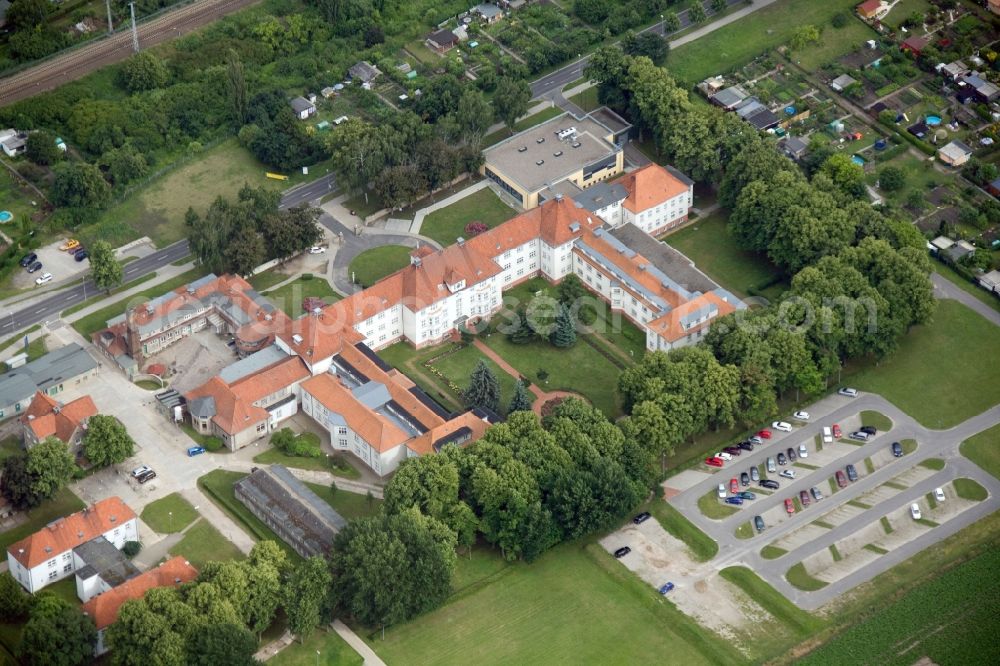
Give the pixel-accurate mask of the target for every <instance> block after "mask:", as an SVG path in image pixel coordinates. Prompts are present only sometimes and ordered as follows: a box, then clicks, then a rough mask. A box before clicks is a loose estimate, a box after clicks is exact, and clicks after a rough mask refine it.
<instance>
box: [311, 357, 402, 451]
mask: <svg viewBox="0 0 1000 666" xmlns="http://www.w3.org/2000/svg"><path fill="white" fill-rule="evenodd" d="M302 390H303V391H306V392H307V393H309V394H310V395H311V396H312V397H313V398H314V399H316V400H318V401H319V402H320V404H322V405H323V406H324V407H326V408H327V409H329V410H330V411H332V412H336V413H337V414H340V415H341V416H343V417H344V420H345V421H346V422H347V426H348V427H349V428H350V429H351V430H353V431H354V432H356V433H358V434H359V435H360V436H361V438H362V439H363V440H365V441H366V442H367V443H368V444H369V445H370V446H371V447H372V448H373V449H375V450H376V451H378V452H379V453H383V452H385V451H388V450H390V449H393V448H395V447H397V446H399V445H400V444H404V443H405V442H406V440H407V439H409V435H408V434H407V433H405V432H403V431H402V430H400V429H399V427H397V426H396V425H394V424H393V423H392V422H391V421H389V420H388V419H387V418H385V417H383V416H381V415H379V414H376V413H375V412H373V411H372V410H370V409H368V408H367V407H366V406H365V405H363V404H361V402H359V401H358V399H357V398H355V397H354V394H353V393H351V391H350V389H348V388H347V387H346V386H344V385H343V384H342V383H341V382H340V380H339V379H337V378H336V377H334V376H333V375H331V374H329V373H323V374H322V375H316V376H315V377H313V378H312V379H308V380H306V381H305V382H303V383H302Z"/></svg>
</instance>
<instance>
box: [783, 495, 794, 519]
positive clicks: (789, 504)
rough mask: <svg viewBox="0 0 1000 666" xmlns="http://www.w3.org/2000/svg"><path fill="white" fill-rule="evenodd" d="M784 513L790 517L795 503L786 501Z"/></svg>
mask: <svg viewBox="0 0 1000 666" xmlns="http://www.w3.org/2000/svg"><path fill="white" fill-rule="evenodd" d="M785 511H787V512H788V515H789V516H790V515H792V514H793V513H795V502H793V501H792V500H790V499H786V500H785Z"/></svg>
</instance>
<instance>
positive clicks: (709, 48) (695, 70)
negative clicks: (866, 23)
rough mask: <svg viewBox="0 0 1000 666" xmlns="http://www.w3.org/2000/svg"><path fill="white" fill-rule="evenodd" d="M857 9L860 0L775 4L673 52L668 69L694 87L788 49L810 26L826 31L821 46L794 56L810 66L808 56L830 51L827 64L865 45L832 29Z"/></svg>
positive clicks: (783, 0)
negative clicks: (836, 18)
mask: <svg viewBox="0 0 1000 666" xmlns="http://www.w3.org/2000/svg"><path fill="white" fill-rule="evenodd" d="M856 4H857V2H856V1H855V0H781V2H775V3H774V4H772V5H769V6H768V7H764V8H762V9H759V10H757V11H755V12H753V13H751V14H749V15H747V16H745V17H744V18H741V19H740V20H738V21H734V22H733V23H730V24H729V25H727V26H724V27H722V28H719V29H718V30H716V31H714V32H711V33H709V34H707V35H705V36H703V37H700V38H698V39H696V40H694V41H691V42H688V43H687V44H684V45H682V46H679V47H677V48H676V49H673V50H671V52H670V55H669V57H668V58H667V65H666V66H667V69H668V70H669V71H670V72H671V73H672V74H673V75H674V76H675V77H677V78H679V79H681V80H682V81H684V82H685V83H690V84H692V85H693V84H695V83H698V82H699V81H702V80H704V79H706V78H708V77H709V76H715V75H716V74H722V73H725V72H728V71H731V70H733V69H735V68H738V67H742V66H743V65H745V64H746V63H748V62H750V61H751V60H752V59H754V58H755V57H757V56H758V55H760V54H761V53H763V52H764V51H766V50H768V49H773V48H776V47H778V46H780V45H782V44H785V43H787V42H788V40H789V38H790V37H791V36H792V34H793V33H794V32H795V30H796V28H798V27H799V26H802V25H805V24H811V25H815V26H816V27H817V28H822V29H823V33H822V41H821V43H820V44H818V45H809V46H807V47H806V48H805V49H804V50H803V51H802V52H801V53H797V54H795V55H796V59H797V60H803V59H806V60H808V58H809V51H811V50H812V51H817V50H820V49H822V50H823V51H825V53H823V58H825V59H826V60H829V59H831V58H832V57H834V56H835V55H840V54H842V53H846V52H848V51H850V50H852V49H854V48H857V47H858V46H862V45H863V41H864V40H860V41H853V40H854V39H858V38H857V37H854V36H853V35H852V34H850V33H846V34H844V35H841V34H840V33H841V32H844V31H847V28H846V27H845V28H842V29H841V30H840V31H838V30H836V29H835V28H834V27H833V26H831V25H830V19H831V18H833V16H834V15H835V14H837V13H839V12H844V13H846V14H848V15H849V16H850V14H851V13H852V12H853V11H854V6H855V5H856ZM851 20H852V21H853V20H855V19H853V18H852V19H851ZM864 39H871V37H865V38H864ZM827 42H831V45H827Z"/></svg>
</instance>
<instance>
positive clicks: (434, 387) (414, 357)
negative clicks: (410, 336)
mask: <svg viewBox="0 0 1000 666" xmlns="http://www.w3.org/2000/svg"><path fill="white" fill-rule="evenodd" d="M445 349H446V347H441V346H439V347H432V348H431V349H423V350H419V351H418V350H415V349H413V347H411V346H410V345H409V344H407V343H406V342H397V343H396V344H394V345H391V346H389V347H386V348H385V349H381V350H379V352H378V354H379V356H381V357H382V359H383V360H384V361H385V362H386V363H388V364H389V365H391V366H392V367H394V368H398V369H399V370H400V371H401V372H403V374H405V375H406V376H407V377H409V378H410V379H412V380H413V381H414V382H415V383H416V384H417V386H419V387H420V388H422V389H423V390H424V391H425V392H426V393H427V395H429V396H430V397H431V398H433V399H434V400H436V401H437V402H438V403H439V404H440V405H441V406H442V407H444V408H445V409H448V410H450V411H461V410H462V409H464V407H465V405H463V404H462V401H461V397H460V396H459V395H458V393H456V392H455V391H452V390H451V389H450V388H449V387H448V384H447V382H446V381H445V380H443V379H441V378H440V377H438V376H437V375H435V374H434V373H432V372H431V371H430V370H429V369H428V368H425V367H424V366H423V365H421V364H422V363H423V361H424V360H426V359H429V358H432V357H434V356H437V355H438V354H441V353H442V352H443V351H444V350H445Z"/></svg>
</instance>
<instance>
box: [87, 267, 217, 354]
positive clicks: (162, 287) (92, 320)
mask: <svg viewBox="0 0 1000 666" xmlns="http://www.w3.org/2000/svg"><path fill="white" fill-rule="evenodd" d="M207 273H208V271H206V270H205V269H204V268H202V267H200V266H195V267H194V268H192V269H191V270H189V271H187V272H184V273H181V274H180V275H178V276H177V277H174V278H171V279H169V280H166V281H164V282H160V283H159V284H157V285H155V286H153V287H150V288H149V289H146V290H143V291H141V292H139V293H137V294H133V295H132V296H129V297H128V298H123V299H121V300H120V301H117V302H115V303H112V304H111V305H109V306H107V307H104V308H101V309H100V310H97V311H96V312H93V313H91V314H89V315H87V316H86V317H81V318H80V319H77V320H76V321H74V322H73V328H75V329H76V331H77V333H79V334H80V335H82V336H83V337H85V338H87V339H88V340H89V339H90V335H91V334H92V333H96V332H97V331H99V330H101V329H102V328H104V327H105V326H107V321H108V320H109V319H111V318H113V317H116V316H117V315H120V314H123V313H124V312H125V306H126V305H128V304H130V303H131V304H137V303H141V302H142V301H143V300H148V299H150V298H155V297H157V296H160V295H162V294H165V293H167V292H168V291H172V290H174V289H176V288H177V287H180V286H182V285H185V284H187V283H188V282H192V281H194V280H197V279H198V278H200V277H204V276H205V275H206V274H207Z"/></svg>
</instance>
